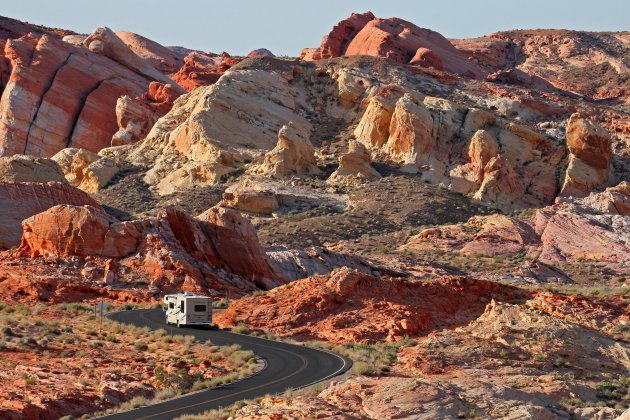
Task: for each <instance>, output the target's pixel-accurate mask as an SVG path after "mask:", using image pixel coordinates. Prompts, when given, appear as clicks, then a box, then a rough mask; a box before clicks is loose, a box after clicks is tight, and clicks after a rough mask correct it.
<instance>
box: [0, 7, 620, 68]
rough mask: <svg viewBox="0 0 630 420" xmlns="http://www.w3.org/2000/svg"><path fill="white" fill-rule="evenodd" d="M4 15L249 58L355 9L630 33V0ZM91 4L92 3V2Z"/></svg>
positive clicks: (292, 51) (485, 26)
mask: <svg viewBox="0 0 630 420" xmlns="http://www.w3.org/2000/svg"><path fill="white" fill-rule="evenodd" d="M2 3H3V4H2V5H1V6H0V15H2V16H7V17H11V18H16V19H20V20H24V21H28V22H30V23H36V24H41V25H45V26H52V27H59V28H64V29H71V30H74V31H76V32H80V33H89V32H91V31H92V30H93V29H94V28H96V27H98V26H109V27H110V28H112V29H113V30H115V31H118V30H126V31H131V32H136V33H138V34H141V35H143V36H146V37H147V38H150V39H153V40H154V41H157V42H159V43H161V44H164V45H179V46H185V47H187V48H192V49H199V50H202V51H211V52H217V53H218V52H221V51H227V52H229V53H230V54H232V55H245V54H247V53H248V52H249V51H251V50H254V49H256V48H263V47H264V48H268V49H269V50H271V51H272V52H273V53H274V54H276V55H289V56H297V55H299V52H300V50H301V49H302V48H305V47H316V46H318V45H319V43H320V42H321V38H322V36H324V35H325V34H327V33H328V32H330V30H331V29H332V27H333V26H334V25H335V24H336V23H337V22H338V21H340V20H342V19H344V18H346V17H347V16H349V15H350V14H351V13H352V12H360V13H363V12H366V11H368V10H369V11H372V12H373V13H374V14H375V15H376V16H378V17H394V16H395V17H399V18H402V19H405V20H408V21H410V22H413V23H415V24H416V25H418V26H420V27H423V28H429V29H433V30H435V31H438V32H440V33H441V34H442V35H444V36H446V37H447V38H468V37H477V36H482V35H487V34H490V33H492V32H497V31H501V30H508V29H540V28H553V29H576V30H587V31H630V0H597V1H593V0H528V1H521V0H432V1H425V0H416V1H412V0H384V1H383V0H381V1H376V0H373V1H358V0H313V1H301V0H291V1H288V0H267V1H263V0H257V1H255V0H250V1H245V0H223V1H214V0H205V1H203V0H184V1H173V0H169V1H168V2H167V1H163V0H153V1H149V0H105V1H99V2H96V1H90V0H56V1H51V0H21V1H3V2H2ZM89 4H94V5H95V6H89Z"/></svg>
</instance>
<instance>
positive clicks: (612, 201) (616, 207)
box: [583, 181, 630, 216]
mask: <svg viewBox="0 0 630 420" xmlns="http://www.w3.org/2000/svg"><path fill="white" fill-rule="evenodd" d="M583 203H584V204H585V205H587V206H589V207H591V208H593V209H595V210H597V211H599V212H601V213H609V214H619V215H621V216H630V182H628V181H622V182H620V183H619V185H617V186H614V187H609V188H606V190H605V191H604V192H601V193H592V194H590V195H588V196H587V197H585V198H584V200H583Z"/></svg>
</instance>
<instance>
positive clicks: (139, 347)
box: [133, 341, 149, 351]
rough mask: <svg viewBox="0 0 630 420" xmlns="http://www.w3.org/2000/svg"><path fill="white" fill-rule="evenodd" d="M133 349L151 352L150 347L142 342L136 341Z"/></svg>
mask: <svg viewBox="0 0 630 420" xmlns="http://www.w3.org/2000/svg"><path fill="white" fill-rule="evenodd" d="M133 347H134V348H135V349H136V350H138V351H147V350H149V346H148V345H147V344H146V343H143V342H142V341H136V343H135V344H134V345H133Z"/></svg>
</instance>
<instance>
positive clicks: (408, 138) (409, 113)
mask: <svg viewBox="0 0 630 420" xmlns="http://www.w3.org/2000/svg"><path fill="white" fill-rule="evenodd" d="M432 130H433V118H432V117H431V113H430V112H429V110H428V109H427V108H426V107H425V106H424V105H423V104H422V103H418V102H416V101H415V99H414V98H413V97H412V96H411V95H405V96H404V97H402V98H401V99H399V100H398V102H396V107H395V108H394V112H393V113H392V119H391V122H390V126H389V138H388V140H387V143H386V144H385V151H386V153H387V154H388V155H389V156H391V157H392V158H393V159H394V160H395V161H398V162H401V163H411V164H414V163H421V162H422V163H426V157H427V155H428V154H429V153H430V152H432V151H433V149H434V147H435V137H434V136H433V133H432Z"/></svg>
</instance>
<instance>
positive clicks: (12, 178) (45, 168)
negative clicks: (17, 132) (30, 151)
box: [0, 155, 65, 182]
mask: <svg viewBox="0 0 630 420" xmlns="http://www.w3.org/2000/svg"><path fill="white" fill-rule="evenodd" d="M50 181H52V182H65V179H64V175H63V172H62V171H61V168H59V165H58V164H57V163H56V162H55V161H54V160H51V159H44V158H37V157H33V156H25V155H14V156H6V157H0V182H50Z"/></svg>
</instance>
